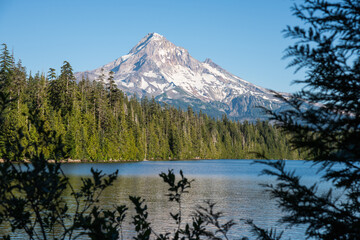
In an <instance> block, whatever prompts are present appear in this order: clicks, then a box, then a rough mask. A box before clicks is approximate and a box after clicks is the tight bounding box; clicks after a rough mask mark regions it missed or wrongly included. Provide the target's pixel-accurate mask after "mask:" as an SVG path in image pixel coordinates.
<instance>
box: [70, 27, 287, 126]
mask: <svg viewBox="0 0 360 240" xmlns="http://www.w3.org/2000/svg"><path fill="white" fill-rule="evenodd" d="M110 71H112V72H114V80H115V82H116V84H117V86H118V88H119V89H121V90H123V91H124V92H126V93H127V94H130V95H132V94H135V93H136V95H137V96H138V97H144V96H148V97H155V98H156V99H157V100H158V101H162V102H166V103H168V104H172V105H175V106H180V107H182V108H186V107H187V106H191V107H192V108H193V109H194V110H202V112H205V113H207V114H209V115H210V116H214V117H220V116H221V115H222V114H225V113H226V114H228V115H229V116H230V117H232V118H236V119H239V120H245V119H246V120H250V121H252V120H254V119H256V118H260V119H265V118H266V117H265V116H264V115H262V112H261V111H260V110H259V109H258V108H256V107H257V106H258V105H259V106H265V107H267V108H271V109H277V108H280V107H281V106H282V105H283V103H282V102H280V101H279V100H278V99H276V98H274V97H273V96H272V94H271V92H270V91H269V90H267V89H264V88H261V87H258V86H255V85H254V84H251V83H249V82H247V81H245V80H243V79H241V78H239V77H237V76H235V75H232V74H231V73H229V72H227V71H226V70H224V69H222V68H221V67H220V66H218V65H216V64H215V63H213V62H212V61H211V60H210V59H206V60H205V61H204V62H200V61H198V60H196V59H194V58H193V57H191V56H190V54H189V52H188V51H187V50H186V49H184V48H182V47H178V46H175V45H174V44H173V43H171V42H170V41H168V40H167V39H166V38H165V37H164V36H162V35H160V34H157V33H149V34H148V35H146V36H145V37H144V38H143V39H141V41H140V42H139V43H138V44H137V45H136V46H135V47H133V48H132V49H131V50H130V52H129V53H128V54H127V55H125V56H122V57H120V58H118V59H116V60H115V61H113V62H110V63H108V64H106V65H104V66H102V67H99V68H97V69H95V70H92V71H85V72H78V73H76V74H75V76H76V78H77V79H78V80H80V79H81V78H82V77H88V78H89V80H98V79H99V77H100V76H101V75H102V74H104V75H105V79H107V77H108V75H109V72H110Z"/></svg>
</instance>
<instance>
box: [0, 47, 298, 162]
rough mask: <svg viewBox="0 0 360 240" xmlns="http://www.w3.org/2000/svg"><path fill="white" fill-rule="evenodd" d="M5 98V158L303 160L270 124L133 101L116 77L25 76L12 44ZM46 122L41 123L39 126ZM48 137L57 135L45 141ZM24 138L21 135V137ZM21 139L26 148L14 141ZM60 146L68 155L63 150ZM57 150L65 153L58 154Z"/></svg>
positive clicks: (4, 73)
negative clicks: (7, 105) (262, 157)
mask: <svg viewBox="0 0 360 240" xmlns="http://www.w3.org/2000/svg"><path fill="white" fill-rule="evenodd" d="M0 91H1V96H3V97H2V98H3V99H2V101H3V102H4V101H6V100H5V97H4V96H6V97H7V98H8V99H11V107H10V109H8V111H7V112H6V114H5V116H4V119H5V121H4V124H3V125H2V126H1V132H0V152H1V153H0V158H1V157H6V156H5V154H12V153H13V154H15V153H18V152H21V154H23V157H24V158H30V157H31V156H32V155H34V154H35V153H36V152H39V151H41V152H43V153H44V157H45V158H46V159H55V158H57V159H59V158H72V159H81V160H89V161H102V160H104V161H108V160H143V159H150V160H152V159H154V160H168V159H195V158H201V159H205V158H240V159H241V158H254V157H256V156H255V155H254V152H257V153H262V154H264V155H265V156H267V157H268V158H273V159H284V158H285V159H298V158H302V157H304V156H301V155H300V154H299V152H297V151H291V149H290V147H289V142H288V139H289V136H286V135H285V134H284V133H282V132H281V131H280V130H279V129H277V128H276V127H274V126H272V125H271V124H269V123H268V122H260V121H258V122H256V123H248V122H244V123H240V122H234V121H231V120H229V119H228V118H227V117H226V116H224V117H223V118H222V119H213V118H209V117H208V116H207V115H205V114H203V113H201V112H200V113H194V112H193V110H192V109H191V108H190V107H189V108H188V109H187V111H184V110H181V109H176V108H174V107H172V106H169V105H166V104H165V105H160V104H159V103H158V102H156V101H155V100H154V99H147V98H143V99H141V100H138V99H137V98H136V96H132V97H128V96H127V95H126V94H124V93H123V92H122V91H120V90H119V89H117V87H116V84H115V82H114V79H113V76H112V74H111V73H110V76H109V77H108V78H107V79H105V77H104V75H102V76H100V78H99V79H97V81H89V80H88V79H87V78H85V77H84V78H83V79H82V80H81V81H79V82H78V83H77V82H76V81H75V77H74V75H73V69H72V67H71V65H70V64H69V63H68V62H66V61H65V62H64V64H63V66H62V67H61V71H60V75H59V76H57V75H56V71H55V69H53V68H50V70H49V72H48V73H47V74H46V75H45V74H44V73H36V74H35V75H32V74H29V75H27V73H26V69H25V68H24V67H23V66H22V64H21V62H20V61H19V62H18V63H16V64H15V61H14V57H13V56H12V55H10V54H9V51H8V49H7V47H6V45H5V44H4V45H3V50H2V52H1V55H0ZM39 123H41V124H39ZM43 132H54V133H56V134H54V135H52V136H46V137H45V136H43ZM20 135H21V136H20ZM19 138H21V145H20V146H19V144H17V145H16V144H11V143H12V142H14V143H15V142H17V141H16V140H17V139H19ZM54 139H59V141H61V143H62V146H63V149H64V150H65V151H58V146H59V144H58V142H56V141H55V140H54ZM59 152H64V153H66V154H63V155H62V156H59Z"/></svg>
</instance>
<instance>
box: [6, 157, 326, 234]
mask: <svg viewBox="0 0 360 240" xmlns="http://www.w3.org/2000/svg"><path fill="white" fill-rule="evenodd" d="M252 163H253V161H252V160H196V161H161V162H160V161H158V162H153V161H146V162H135V163H96V164H90V163H89V164H88V163H78V164H77V163H72V164H64V165H63V170H64V171H65V172H66V173H67V174H68V175H69V176H71V181H72V183H73V184H74V186H77V187H78V186H80V183H81V180H80V178H81V177H84V176H88V175H89V173H90V168H91V167H93V168H97V169H101V170H102V171H103V172H104V173H112V172H114V171H115V170H119V178H118V180H117V181H116V182H115V184H114V186H112V187H111V189H109V191H106V192H104V194H103V197H102V199H101V204H102V205H103V206H104V207H111V206H113V205H114V204H118V205H120V204H126V205H128V207H129V209H130V211H129V213H128V216H127V218H128V221H129V222H130V221H131V218H130V216H131V215H132V213H133V209H132V205H131V204H130V202H129V200H128V196H129V195H135V196H141V197H143V198H144V199H146V202H147V205H148V209H149V219H150V221H151V222H152V226H153V228H154V229H155V230H156V231H157V232H158V233H163V232H164V231H165V230H172V229H173V228H174V225H173V223H172V220H171V218H170V215H169V211H171V210H173V211H174V212H175V211H176V204H175V203H170V202H168V201H167V198H166V196H165V194H166V190H167V187H166V185H165V184H164V183H163V182H162V180H161V178H160V177H159V176H158V175H159V173H161V172H167V170H168V169H174V171H175V173H177V176H178V172H179V170H180V169H182V170H183V172H184V174H185V176H186V177H188V178H190V179H195V181H194V182H193V184H192V188H191V189H190V192H189V193H188V194H185V195H184V200H183V208H184V213H183V214H184V218H185V219H184V220H185V222H186V221H188V220H190V216H189V215H190V214H191V212H192V211H193V206H195V205H197V204H203V202H204V201H205V200H212V201H214V202H216V203H217V204H216V209H217V210H219V211H222V212H223V213H224V215H225V216H226V218H224V220H229V219H234V220H235V221H236V222H237V223H238V224H237V225H235V226H234V227H233V228H232V231H231V232H230V237H231V239H239V238H240V237H241V236H248V237H249V238H250V239H253V237H252V235H251V233H249V228H248V227H247V225H245V224H243V222H242V221H241V220H240V219H253V220H254V222H255V223H256V224H257V225H258V226H261V227H263V228H270V227H277V228H278V229H284V226H278V225H277V223H276V221H277V220H278V219H279V217H280V216H281V215H282V213H281V211H280V209H279V208H278V207H277V206H276V202H275V201H274V200H272V199H270V198H269V194H268V193H266V192H264V188H263V187H262V186H260V185H259V184H261V183H271V182H274V179H273V178H270V177H268V176H259V173H260V172H261V170H262V169H263V168H264V167H265V166H264V165H260V164H252ZM287 168H288V169H295V170H296V172H297V173H298V174H299V175H301V176H302V179H303V182H305V183H311V182H313V181H315V180H318V179H317V177H316V174H315V173H316V169H314V168H311V165H310V164H308V163H306V162H304V161H287ZM325 187H326V186H325ZM304 229H305V227H296V228H292V229H286V230H285V234H284V238H283V239H288V238H289V237H291V239H304V235H303V232H304ZM0 230H1V229H0ZM132 234H133V227H132V226H130V225H129V224H127V225H126V226H125V230H124V235H125V239H130V238H131V236H132Z"/></svg>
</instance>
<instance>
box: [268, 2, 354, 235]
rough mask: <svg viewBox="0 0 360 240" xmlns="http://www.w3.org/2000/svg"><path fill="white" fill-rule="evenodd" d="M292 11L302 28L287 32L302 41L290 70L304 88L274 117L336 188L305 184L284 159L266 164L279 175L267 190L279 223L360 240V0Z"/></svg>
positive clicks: (308, 4)
mask: <svg viewBox="0 0 360 240" xmlns="http://www.w3.org/2000/svg"><path fill="white" fill-rule="evenodd" d="M293 13H294V15H295V16H297V17H298V18H299V19H301V20H302V21H303V22H304V24H305V25H304V26H303V27H298V26H296V27H288V28H287V29H286V30H285V36H287V37H291V38H293V39H296V40H297V42H296V43H295V44H294V45H293V46H290V47H289V48H288V49H287V52H286V56H285V57H288V58H292V61H291V63H290V67H296V71H300V70H303V71H304V72H305V79H304V80H297V81H296V83H302V84H304V86H305V87H304V88H303V90H302V91H300V92H298V93H297V94H295V95H293V96H290V97H288V96H280V95H278V96H279V97H280V98H282V99H283V100H285V101H287V102H288V104H289V105H290V106H292V109H291V110H288V111H284V112H281V113H272V116H273V120H275V121H276V122H277V124H278V126H281V127H282V129H284V130H285V131H286V132H288V133H291V134H292V138H291V143H292V145H293V146H294V147H295V148H297V149H303V150H306V151H308V152H310V154H311V156H313V158H314V161H313V163H314V164H315V165H319V166H320V169H321V170H320V171H319V173H318V174H320V176H321V177H322V179H323V181H327V182H329V183H330V184H332V186H333V187H332V188H331V189H329V190H327V191H325V192H324V191H320V190H319V189H318V183H314V184H313V185H311V186H307V185H304V184H302V183H301V179H300V177H298V176H296V174H295V173H294V172H288V171H286V170H285V165H284V162H282V161H279V162H270V163H269V162H263V163H264V164H266V165H268V166H270V167H272V170H265V171H264V174H268V175H272V176H275V177H276V178H277V180H278V183H277V184H276V185H268V190H269V191H270V192H271V193H272V195H273V197H274V198H276V199H278V203H279V206H280V207H281V208H282V209H283V210H284V212H285V213H286V215H285V216H284V217H283V218H282V219H281V222H283V223H286V224H289V225H290V226H294V225H302V224H304V225H305V226H306V227H307V230H306V236H307V237H314V238H316V239H360V164H359V162H360V41H359V40H360V1H358V0H341V1H337V2H335V1H325V0H305V1H304V4H302V5H295V7H294V8H293Z"/></svg>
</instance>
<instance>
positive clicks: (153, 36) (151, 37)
mask: <svg viewBox="0 0 360 240" xmlns="http://www.w3.org/2000/svg"><path fill="white" fill-rule="evenodd" d="M164 41H167V39H166V38H165V37H164V36H162V35H160V34H158V33H156V32H153V33H148V34H147V35H146V36H145V37H143V38H142V39H141V40H140V42H139V43H138V44H137V45H136V46H135V47H133V48H132V49H131V50H130V52H129V54H131V53H133V54H134V53H137V52H139V51H140V50H141V49H143V48H144V47H145V46H147V45H148V44H149V43H155V42H164Z"/></svg>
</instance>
